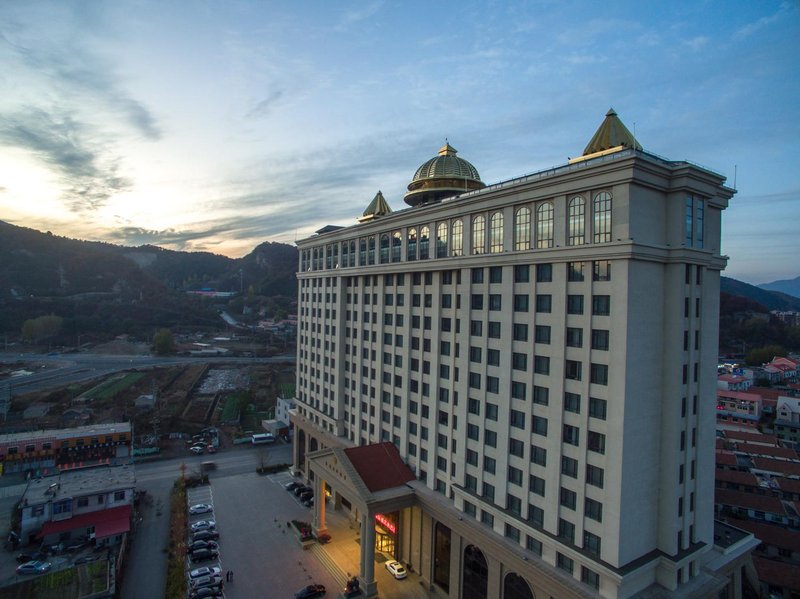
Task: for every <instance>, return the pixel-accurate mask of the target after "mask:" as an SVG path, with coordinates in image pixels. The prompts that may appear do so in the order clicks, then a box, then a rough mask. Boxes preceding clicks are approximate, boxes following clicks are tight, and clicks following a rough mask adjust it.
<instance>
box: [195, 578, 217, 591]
mask: <svg viewBox="0 0 800 599" xmlns="http://www.w3.org/2000/svg"><path fill="white" fill-rule="evenodd" d="M191 584H192V590H195V589H202V588H204V587H214V588H222V576H218V575H213V576H200V577H198V578H193V579H192V583H191Z"/></svg>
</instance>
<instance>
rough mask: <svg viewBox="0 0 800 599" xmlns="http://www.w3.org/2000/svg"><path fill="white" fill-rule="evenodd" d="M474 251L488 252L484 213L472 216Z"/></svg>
mask: <svg viewBox="0 0 800 599" xmlns="http://www.w3.org/2000/svg"><path fill="white" fill-rule="evenodd" d="M472 253H473V254H485V253H486V217H485V216H483V215H482V214H479V215H478V216H474V217H473V218H472Z"/></svg>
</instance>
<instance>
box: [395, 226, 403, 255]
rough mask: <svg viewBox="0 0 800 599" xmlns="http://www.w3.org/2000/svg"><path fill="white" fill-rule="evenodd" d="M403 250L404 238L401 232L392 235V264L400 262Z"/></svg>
mask: <svg viewBox="0 0 800 599" xmlns="http://www.w3.org/2000/svg"><path fill="white" fill-rule="evenodd" d="M402 249H403V236H402V235H401V234H400V231H395V232H394V233H392V262H400V258H401V257H402V254H401V251H402Z"/></svg>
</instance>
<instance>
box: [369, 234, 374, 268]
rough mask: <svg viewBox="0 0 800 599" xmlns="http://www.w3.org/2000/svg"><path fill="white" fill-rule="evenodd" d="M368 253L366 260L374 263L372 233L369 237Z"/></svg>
mask: <svg viewBox="0 0 800 599" xmlns="http://www.w3.org/2000/svg"><path fill="white" fill-rule="evenodd" d="M367 254H368V261H369V263H370V264H375V236H374V235H372V236H370V238H369V251H368V252H367Z"/></svg>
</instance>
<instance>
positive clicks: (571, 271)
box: [567, 262, 584, 282]
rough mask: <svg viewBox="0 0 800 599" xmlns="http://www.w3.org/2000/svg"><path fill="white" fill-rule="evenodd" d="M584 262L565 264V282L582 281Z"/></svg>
mask: <svg viewBox="0 0 800 599" xmlns="http://www.w3.org/2000/svg"><path fill="white" fill-rule="evenodd" d="M583 268H584V262H569V263H568V264H567V280H568V281H571V282H580V281H583Z"/></svg>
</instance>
